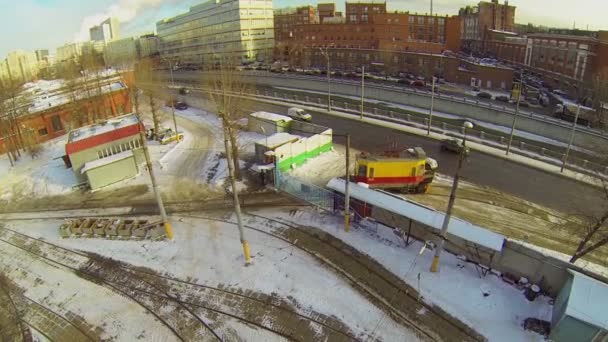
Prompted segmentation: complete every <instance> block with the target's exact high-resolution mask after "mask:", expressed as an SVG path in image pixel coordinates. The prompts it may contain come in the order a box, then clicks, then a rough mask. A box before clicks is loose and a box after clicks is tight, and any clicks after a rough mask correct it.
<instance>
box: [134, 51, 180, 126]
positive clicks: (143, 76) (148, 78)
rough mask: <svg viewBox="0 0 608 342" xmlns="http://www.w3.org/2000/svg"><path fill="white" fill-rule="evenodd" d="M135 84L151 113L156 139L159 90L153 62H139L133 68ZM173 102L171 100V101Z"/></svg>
mask: <svg viewBox="0 0 608 342" xmlns="http://www.w3.org/2000/svg"><path fill="white" fill-rule="evenodd" d="M135 84H136V86H137V88H139V89H140V90H141V91H142V92H143V94H144V95H145V96H146V97H147V99H148V104H149V105H150V112H151V113H152V121H153V123H154V134H155V137H158V136H159V135H158V133H159V130H160V119H161V118H160V115H161V113H160V104H159V103H158V102H157V98H159V97H160V94H161V92H160V89H159V88H158V84H159V78H158V74H157V73H156V71H155V70H154V61H153V60H152V59H149V58H146V59H144V60H142V61H140V62H139V63H138V64H137V66H136V68H135ZM171 101H173V99H171Z"/></svg>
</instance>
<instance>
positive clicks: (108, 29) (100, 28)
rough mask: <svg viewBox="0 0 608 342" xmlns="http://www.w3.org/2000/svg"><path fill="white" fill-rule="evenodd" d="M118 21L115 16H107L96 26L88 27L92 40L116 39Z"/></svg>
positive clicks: (117, 35) (117, 36)
mask: <svg viewBox="0 0 608 342" xmlns="http://www.w3.org/2000/svg"><path fill="white" fill-rule="evenodd" d="M119 32H120V23H119V22H118V20H117V19H116V18H108V19H106V20H104V21H103V22H101V23H100V24H99V25H97V26H93V27H91V28H90V29H89V35H90V38H91V40H92V41H103V42H107V41H110V40H116V39H118V38H119V37H120V33H119Z"/></svg>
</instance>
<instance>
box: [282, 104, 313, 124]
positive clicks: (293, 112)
mask: <svg viewBox="0 0 608 342" xmlns="http://www.w3.org/2000/svg"><path fill="white" fill-rule="evenodd" d="M287 116H289V117H290V118H292V119H294V120H299V121H306V122H311V121H312V116H311V115H310V114H308V113H307V112H306V111H305V110H304V109H301V108H296V107H292V108H289V109H287Z"/></svg>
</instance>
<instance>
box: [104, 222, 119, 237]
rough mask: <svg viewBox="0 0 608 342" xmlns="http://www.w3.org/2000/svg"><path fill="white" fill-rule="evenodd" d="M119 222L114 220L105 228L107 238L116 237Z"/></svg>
mask: <svg viewBox="0 0 608 342" xmlns="http://www.w3.org/2000/svg"><path fill="white" fill-rule="evenodd" d="M120 223H121V222H120V220H114V221H112V223H110V224H108V225H107V226H106V229H105V230H106V236H108V237H116V236H118V225H119V224H120Z"/></svg>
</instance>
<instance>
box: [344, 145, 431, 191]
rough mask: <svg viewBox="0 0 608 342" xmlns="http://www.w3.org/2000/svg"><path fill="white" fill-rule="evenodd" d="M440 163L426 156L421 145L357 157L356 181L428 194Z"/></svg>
mask: <svg viewBox="0 0 608 342" xmlns="http://www.w3.org/2000/svg"><path fill="white" fill-rule="evenodd" d="M436 170H437V162H436V161H435V160H434V159H432V158H428V157H427V156H426V153H425V152H424V150H423V149H422V148H421V147H415V148H410V149H407V150H405V151H402V152H400V153H395V154H390V155H387V154H380V155H369V154H367V153H361V154H360V155H359V156H357V162H356V169H355V175H354V177H353V180H354V181H355V182H357V183H365V184H367V185H369V187H370V188H372V189H388V190H399V191H401V192H410V193H412V192H413V193H424V192H426V191H427V189H428V187H429V184H430V183H431V182H432V181H433V179H434V178H435V171H436Z"/></svg>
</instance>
